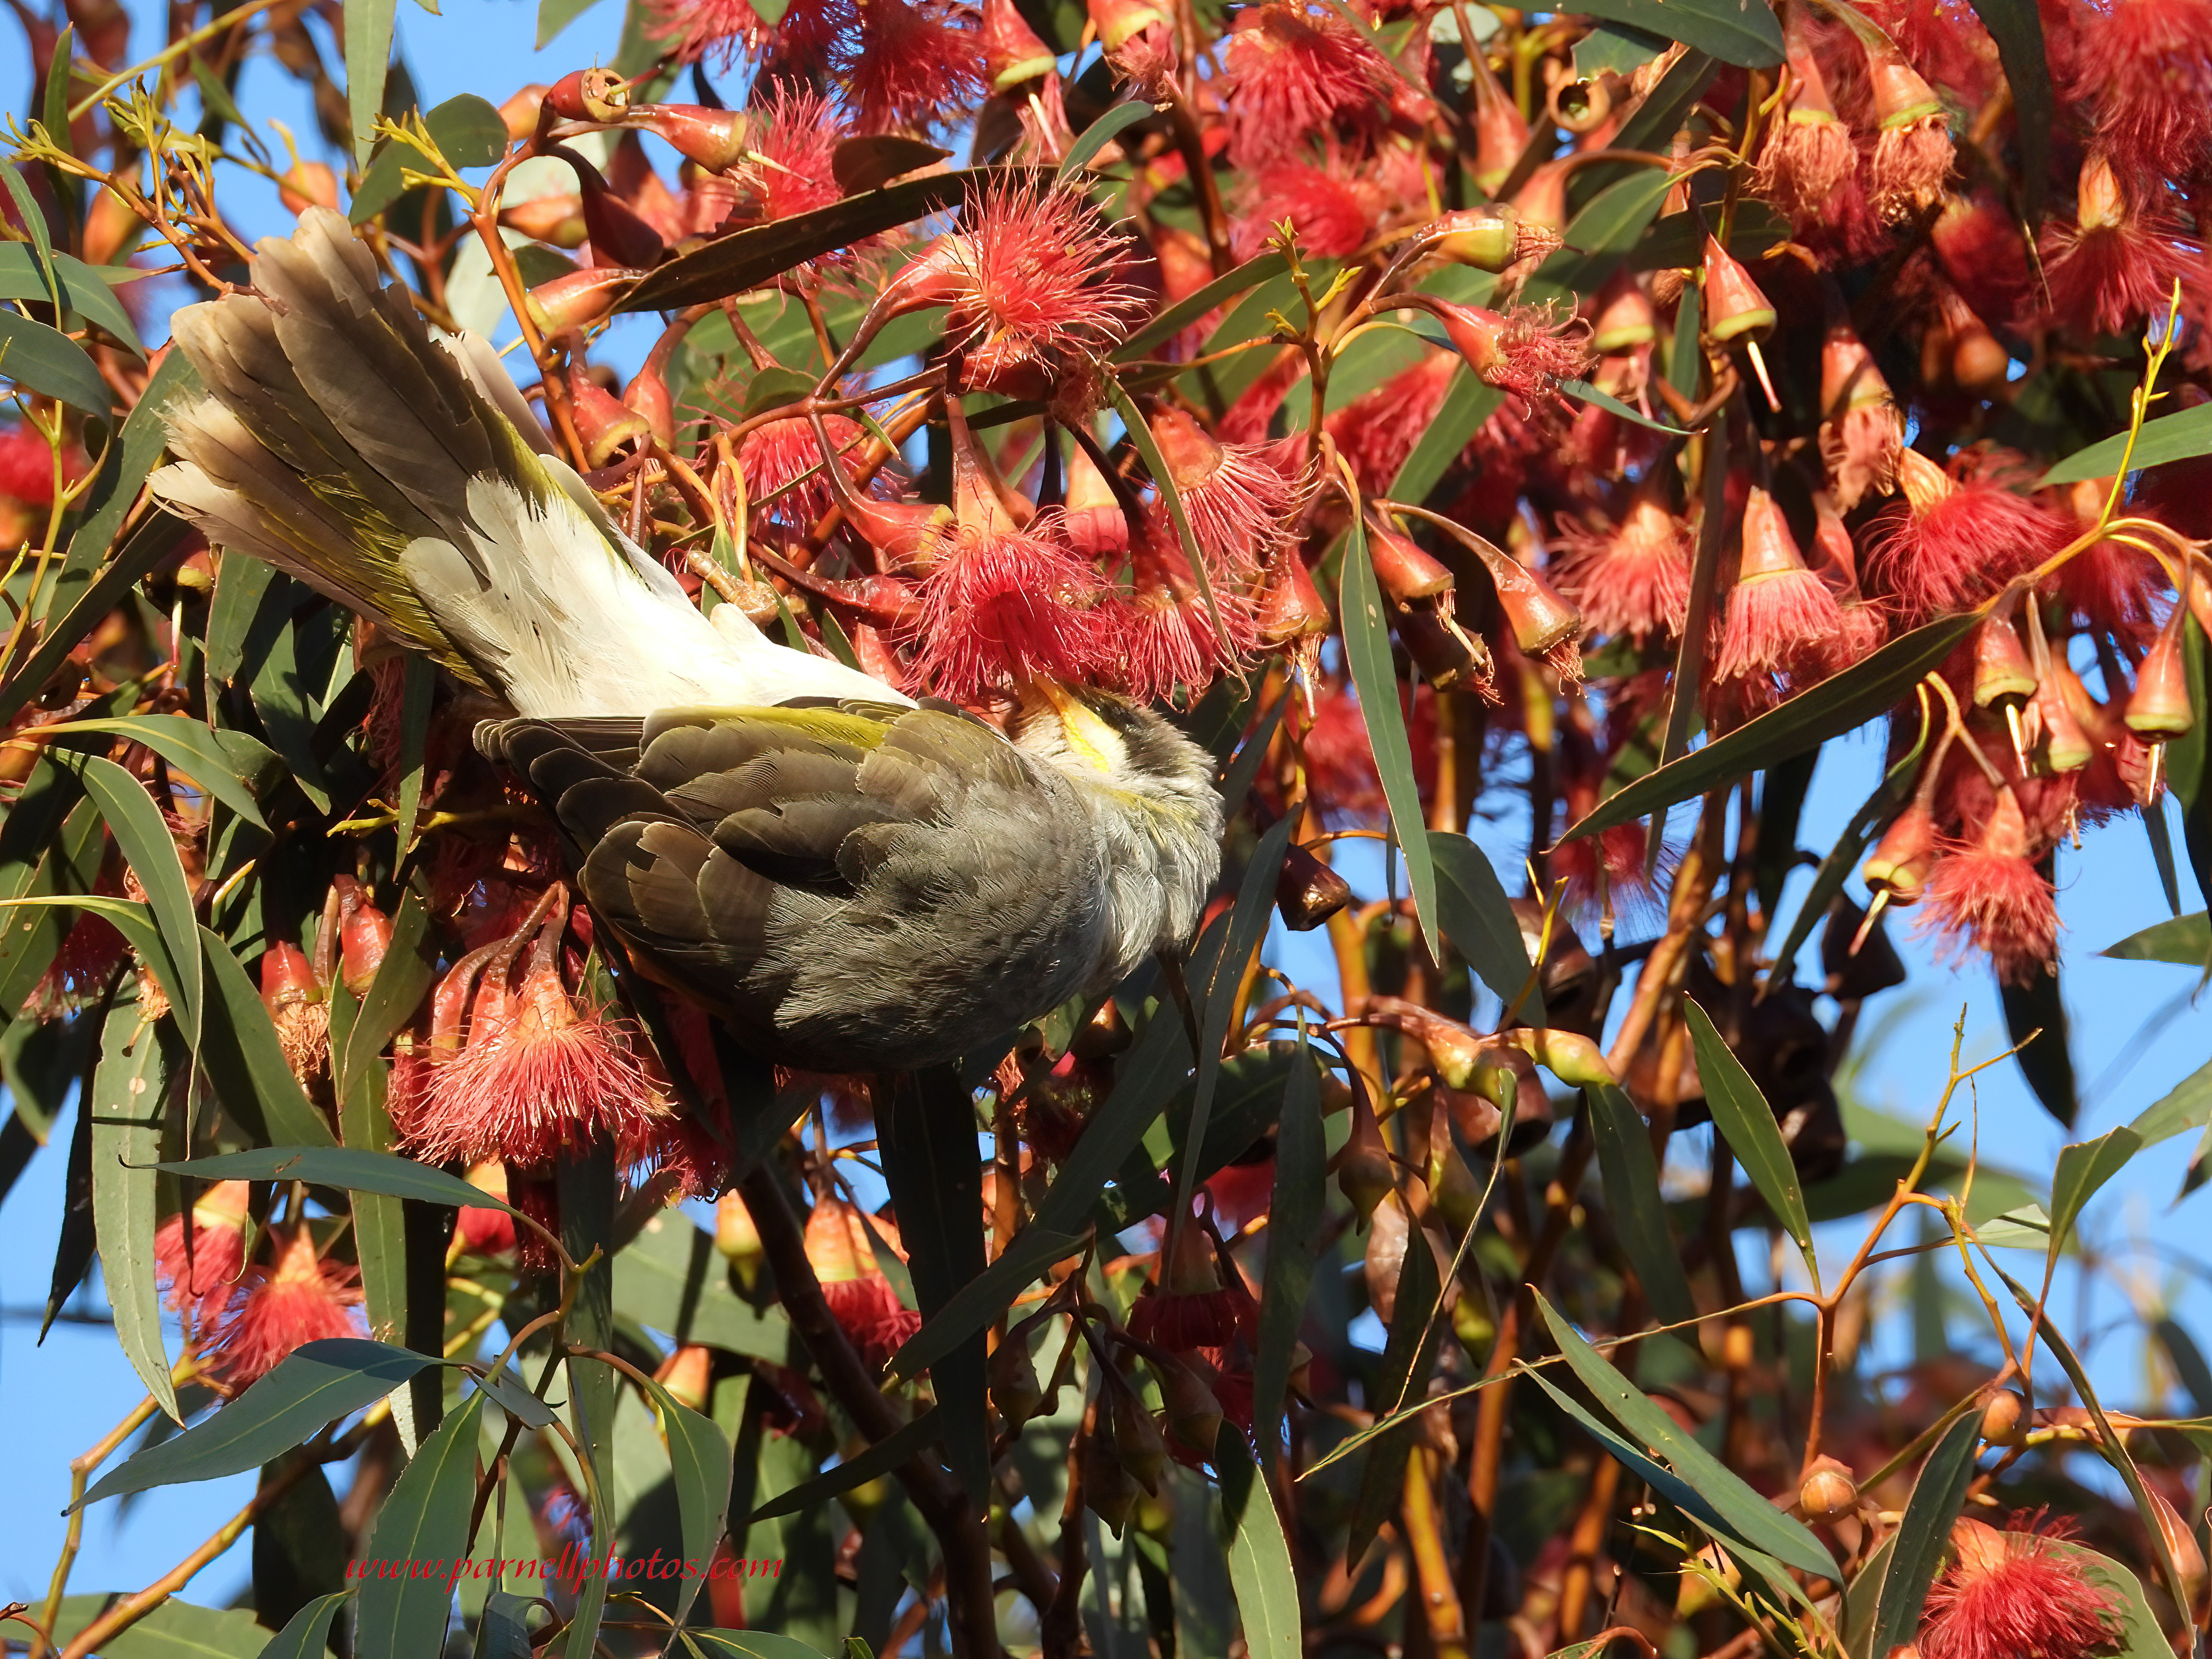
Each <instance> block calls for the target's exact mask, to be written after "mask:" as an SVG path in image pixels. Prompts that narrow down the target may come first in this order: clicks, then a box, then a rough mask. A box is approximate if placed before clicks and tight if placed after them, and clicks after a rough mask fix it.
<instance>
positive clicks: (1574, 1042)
mask: <svg viewBox="0 0 2212 1659" xmlns="http://www.w3.org/2000/svg"><path fill="white" fill-rule="evenodd" d="M1498 1041H1499V1042H1510V1043H1512V1044H1513V1045H1514V1046H1515V1047H1516V1048H1520V1049H1521V1050H1522V1051H1523V1052H1524V1053H1526V1054H1528V1057H1529V1058H1530V1059H1532V1060H1534V1061H1535V1062H1536V1063H1537V1064H1538V1065H1539V1066H1542V1067H1543V1068H1544V1069H1545V1070H1546V1071H1547V1072H1549V1073H1551V1074H1552V1075H1553V1077H1555V1078H1557V1079H1559V1081H1560V1082H1562V1083H1564V1084H1565V1085H1567V1086H1568V1087H1569V1088H1571V1089H1590V1088H1595V1087H1596V1086H1597V1085H1600V1084H1605V1085H1611V1086H1613V1087H1618V1086H1619V1085H1620V1079H1619V1078H1617V1077H1615V1076H1614V1075H1613V1066H1611V1065H1610V1064H1609V1063H1608V1062H1607V1060H1606V1057H1605V1050H1604V1049H1602V1048H1599V1047H1598V1046H1597V1044H1596V1043H1595V1042H1591V1041H1590V1040H1589V1038H1588V1037H1586V1036H1583V1034H1582V1033H1581V1032H1579V1031H1553V1030H1541V1029H1540V1028H1537V1027H1534V1026H1528V1025H1516V1026H1515V1027H1514V1028H1513V1029H1512V1030H1510V1031H1500V1032H1499V1033H1498Z"/></svg>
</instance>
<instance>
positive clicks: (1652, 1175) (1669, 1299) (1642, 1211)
mask: <svg viewBox="0 0 2212 1659" xmlns="http://www.w3.org/2000/svg"><path fill="white" fill-rule="evenodd" d="M1583 1097H1584V1098H1585V1099H1587V1100H1588V1101H1589V1123H1590V1135H1591V1139H1593V1140H1594V1141H1595V1143H1596V1146H1597V1167H1598V1174H1599V1176H1600V1178H1601V1180H1602V1182H1604V1185H1605V1207H1606V1210H1607V1214H1608V1215H1609V1216H1610V1217H1611V1218H1612V1221H1613V1231H1614V1233H1615V1234H1617V1235H1618V1236H1619V1237H1620V1243H1621V1248H1622V1249H1625V1250H1626V1251H1627V1252H1628V1259H1629V1261H1631V1262H1632V1263H1633V1264H1634V1265H1635V1267H1636V1277H1637V1281H1638V1283H1639V1284H1641V1285H1643V1286H1644V1301H1645V1302H1646V1303H1647V1304H1650V1309H1651V1311H1652V1312H1653V1313H1654V1314H1656V1315H1657V1316H1658V1318H1659V1322H1660V1323H1661V1324H1662V1325H1679V1324H1681V1323H1684V1322H1686V1321H1688V1320H1692V1319H1695V1318H1696V1317H1697V1316H1698V1304H1697V1301H1696V1298H1694V1297H1692V1296H1691V1294H1690V1282H1689V1280H1688V1279H1686V1278H1685V1277H1683V1273H1682V1258H1681V1254H1680V1249H1678V1247H1677V1246H1676V1245H1675V1243H1674V1234H1673V1233H1672V1232H1671V1231H1669V1230H1668V1226H1667V1205H1666V1200H1664V1199H1662V1197H1661V1196H1660V1194H1659V1164H1658V1160H1657V1159H1656V1158H1654V1157H1653V1156H1652V1153H1651V1139H1650V1131H1649V1130H1648V1129H1646V1127H1644V1119H1643V1118H1642V1117H1641V1116H1640V1115H1638V1113H1637V1110H1636V1105H1635V1103H1634V1102H1632V1100H1630V1099H1629V1097H1627V1095H1626V1093H1624V1092H1623V1091H1620V1090H1619V1089H1616V1088H1614V1087H1613V1085H1610V1084H1599V1085H1596V1086H1595V1087H1593V1088H1589V1089H1586V1090H1584V1091H1583Z"/></svg>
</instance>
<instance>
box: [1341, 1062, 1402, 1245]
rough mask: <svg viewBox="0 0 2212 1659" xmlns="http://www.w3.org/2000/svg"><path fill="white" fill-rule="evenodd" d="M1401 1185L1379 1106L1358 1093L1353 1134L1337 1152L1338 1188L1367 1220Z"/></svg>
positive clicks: (1364, 1221) (1353, 1110)
mask: <svg viewBox="0 0 2212 1659" xmlns="http://www.w3.org/2000/svg"><path fill="white" fill-rule="evenodd" d="M1397 1185H1398V1182H1397V1176H1396V1171H1395V1170H1393V1169H1392V1168H1391V1165H1390V1149H1389V1146H1386V1145H1385V1144H1384V1143H1383V1126H1382V1125H1381V1124H1380V1123H1378V1122H1376V1121H1375V1109H1374V1108H1373V1107H1371V1106H1370V1105H1369V1104H1368V1103H1367V1098H1366V1097H1365V1095H1364V1094H1359V1095H1357V1096H1356V1097H1354V1098H1353V1100H1352V1138H1351V1139H1349V1140H1347V1141H1346V1142H1345V1144H1344V1150H1343V1151H1342V1152H1339V1153H1338V1154H1337V1161H1336V1186H1337V1190H1338V1191H1339V1192H1340V1193H1342V1194H1344V1195H1345V1197H1346V1199H1348V1200H1350V1201H1351V1204H1352V1209H1353V1210H1354V1211H1355V1212H1357V1213H1358V1217H1359V1219H1360V1221H1361V1223H1362V1225H1364V1224H1365V1223H1366V1221H1367V1220H1368V1219H1369V1218H1370V1217H1371V1216H1373V1215H1374V1213H1375V1206H1376V1205H1378V1204H1380V1203H1381V1202H1382V1201H1383V1199H1384V1198H1385V1197H1386V1196H1387V1195H1388V1194H1390V1193H1392V1192H1394V1191H1395V1190H1396V1189H1397Z"/></svg>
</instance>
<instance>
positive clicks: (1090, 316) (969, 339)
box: [933, 182, 1147, 383]
mask: <svg viewBox="0 0 2212 1659" xmlns="http://www.w3.org/2000/svg"><path fill="white" fill-rule="evenodd" d="M1127 258H1128V243H1127V239H1126V238H1124V237H1123V236H1121V234H1118V233H1117V232H1115V230H1114V229H1113V228H1110V227H1109V225H1108V224H1107V223H1106V222H1105V221H1104V220H1103V219H1102V218H1101V217H1100V216H1098V214H1097V211H1096V210H1094V209H1093V208H1091V205H1090V204H1089V203H1087V202H1086V201H1085V199H1084V197H1083V196H1082V195H1081V193H1080V192H1079V191H1073V190H1066V189H1061V188H1058V187H1048V188H1042V189H1041V188H1039V187H1037V186H1036V185H1034V184H1030V183H1027V182H1023V183H1017V184H1012V185H992V186H989V187H988V188H987V189H986V190H984V191H982V192H981V193H980V194H979V195H976V196H974V197H970V198H969V204H968V211H967V214H966V218H965V224H964V226H963V228H962V229H961V230H960V231H959V232H958V233H957V234H955V235H953V236H952V237H951V238H950V239H949V240H948V241H947V243H946V245H945V251H944V253H943V255H942V257H941V258H940V259H939V264H938V271H939V276H938V282H937V284H936V286H935V289H934V290H933V298H936V299H939V300H940V301H942V302H943V303H944V304H945V305H947V306H948V307H950V308H951V316H950V317H949V318H948V319H947V331H948V334H949V335H950V336H951V338H953V339H954V340H956V341H957V342H958V343H960V344H961V346H962V349H963V351H964V352H965V354H966V366H967V372H968V374H969V377H970V380H971V382H975V383H981V382H984V381H988V380H991V379H993V378H994V377H995V376H998V375H1000V374H1005V373H1006V372H1007V371H1009V370H1014V369H1019V368H1043V369H1047V370H1054V369H1056V368H1059V366H1060V365H1061V364H1062V363H1064V362H1068V361H1070V360H1081V359H1085V358H1088V357H1090V356H1093V355H1095V354H1097V353H1100V352H1103V351H1106V350H1108V349H1111V348H1112V347H1114V346H1115V345H1117V344H1119V343H1121V341H1122V340H1123V339H1125V338H1126V337H1127V335H1128V332H1129V330H1130V329H1131V327H1133V325H1134V324H1135V323H1136V321H1137V319H1139V317H1141V316H1142V315H1143V314H1144V313H1145V311H1146V308H1147V301H1146V299H1145V297H1144V296H1143V295H1141V294H1140V293H1139V292H1138V291H1137V290H1136V289H1134V288H1133V287H1132V286H1130V284H1129V283H1128V282H1127V277H1126V275H1125V272H1126V269H1127Z"/></svg>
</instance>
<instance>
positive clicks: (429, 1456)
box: [353, 1394, 604, 1659]
mask: <svg viewBox="0 0 2212 1659" xmlns="http://www.w3.org/2000/svg"><path fill="white" fill-rule="evenodd" d="M483 1401H484V1397H483V1395H481V1394H471V1395H470V1396H469V1398H468V1400H467V1401H466V1402H465V1403H464V1404H463V1405H462V1406H461V1407H460V1408H459V1410H457V1411H455V1412H454V1413H453V1414H452V1415H451V1416H450V1417H448V1418H447V1419H446V1420H445V1422H444V1423H442V1424H441V1425H439V1428H438V1431H437V1432H436V1433H435V1434H432V1435H430V1436H428V1437H426V1438H425V1439H424V1440H423V1442H422V1448H421V1449H419V1450H418V1451H416V1454H415V1455H414V1456H413V1457H412V1458H410V1459H409V1460H408V1464H407V1467H406V1468H404V1469H402V1470H401V1471H400V1473H399V1479H398V1481H397V1482H396V1483H394V1485H393V1486H392V1492H391V1495H390V1496H389V1497H387V1498H386V1499H385V1500H384V1507H383V1508H382V1509H380V1510H378V1511H377V1516H376V1530H375V1531H374V1533H373V1534H370V1536H369V1541H368V1549H367V1550H366V1551H365V1552H364V1553H365V1555H366V1557H367V1559H368V1563H369V1564H370V1565H372V1566H384V1567H385V1568H386V1571H389V1567H390V1565H401V1566H403V1567H404V1565H407V1564H411V1563H414V1562H418V1561H421V1562H447V1561H454V1560H459V1559H461V1558H462V1557H464V1556H465V1555H467V1553H468V1551H469V1520H470V1515H469V1509H470V1500H471V1498H473V1497H474V1496H475V1493H476V1480H477V1427H478V1425H479V1423H480V1422H481V1420H482V1419H483ZM594 1576H595V1577H597V1575H594ZM602 1582H604V1581H602ZM360 1596H361V1613H360V1619H359V1621H358V1622H357V1624H356V1626H355V1632H354V1648H353V1650H354V1652H355V1654H356V1656H357V1659H421V1656H422V1655H424V1654H428V1653H436V1652H438V1651H439V1650H441V1649H442V1648H443V1647H444V1646H445V1643H446V1611H447V1603H448V1602H449V1601H452V1600H453V1584H452V1583H451V1582H450V1581H449V1580H448V1579H447V1577H446V1576H445V1575H444V1574H442V1573H441V1574H438V1575H436V1576H435V1577H427V1578H417V1577H415V1576H414V1575H413V1574H412V1573H411V1572H410V1573H405V1574H404V1576H401V1577H385V1576H383V1574H382V1573H376V1572H372V1573H370V1574H368V1575H367V1576H364V1577H363V1578H362V1585H361V1590H360Z"/></svg>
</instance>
